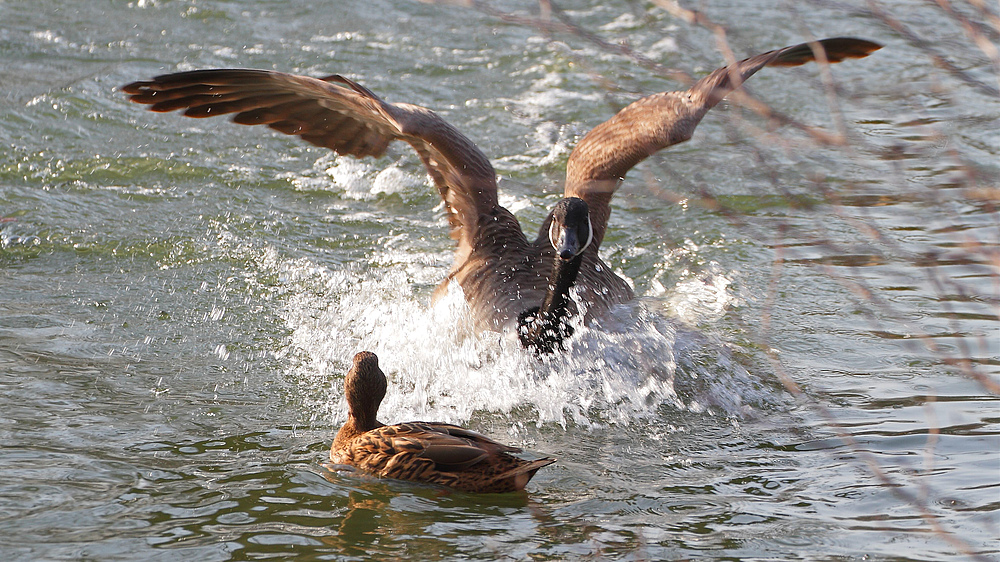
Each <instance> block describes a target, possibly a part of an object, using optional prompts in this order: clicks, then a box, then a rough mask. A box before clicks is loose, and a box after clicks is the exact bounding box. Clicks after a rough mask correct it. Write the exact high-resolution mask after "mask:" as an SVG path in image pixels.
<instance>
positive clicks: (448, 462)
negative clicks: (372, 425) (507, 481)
mask: <svg viewBox="0 0 1000 562" xmlns="http://www.w3.org/2000/svg"><path fill="white" fill-rule="evenodd" d="M365 437H366V438H371V439H376V440H385V441H386V444H388V445H389V447H388V448H389V449H391V450H393V451H396V452H397V453H400V452H406V453H413V454H414V455H413V456H414V457H416V458H421V459H427V460H430V461H432V462H433V463H434V464H435V466H436V470H439V471H449V472H454V471H461V470H465V469H467V468H469V467H470V466H473V465H475V464H476V463H478V462H480V461H482V460H484V459H486V458H487V457H489V456H491V455H494V454H496V453H497V452H499V451H504V452H517V451H518V449H516V448H513V447H507V446H506V445H502V444H500V443H497V442H496V441H493V440H492V439H490V438H488V437H486V436H484V435H480V434H478V433H476V432H474V431H470V430H467V429H463V428H460V427H458V426H453V425H449V424H441V423H429V422H411V423H401V424H397V425H392V426H385V427H381V428H378V429H376V430H373V431H370V432H368V433H366V434H365Z"/></svg>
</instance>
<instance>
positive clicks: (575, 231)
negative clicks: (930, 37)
mask: <svg viewBox="0 0 1000 562" xmlns="http://www.w3.org/2000/svg"><path fill="white" fill-rule="evenodd" d="M880 48H881V45H878V44H876V43H872V42H870V41H865V40H862V39H852V38H844V37H838V38H833V39H823V40H821V41H816V42H813V43H802V44H800V45H794V46H791V47H785V48H783V49H778V50H774V51H769V52H767V53H763V54H760V55H757V56H754V57H750V58H748V59H745V60H743V61H740V62H738V63H735V64H733V65H731V66H727V67H723V68H719V69H717V70H715V71H714V72H712V73H711V74H709V75H708V76H706V77H704V78H702V79H701V80H699V81H698V82H696V83H695V84H694V85H693V86H691V88H690V89H688V90H686V91H680V92H661V93H658V94H653V95H650V96H647V97H644V98H642V99H640V100H638V101H636V102H634V103H632V104H630V105H629V106H627V107H625V108H624V109H622V110H621V111H619V112H618V113H617V114H616V115H615V116H614V117H612V118H610V119H608V120H607V121H605V122H603V123H601V124H600V125H598V126H596V127H594V129H592V130H591V131H590V132H589V133H587V135H585V136H584V137H583V139H581V140H580V142H579V143H578V144H577V145H576V148H574V149H573V151H572V153H571V154H570V156H569V161H568V162H567V164H566V184H565V191H564V196H565V197H566V199H564V200H562V201H561V202H560V203H559V204H557V205H556V208H555V209H554V210H553V212H552V213H550V214H549V216H548V217H547V218H546V219H545V221H544V222H543V223H542V226H541V229H540V231H539V233H538V236H537V238H536V239H535V240H534V241H529V240H528V238H527V237H526V236H525V235H524V233H523V232H522V231H521V225H520V224H519V223H518V221H517V219H516V218H514V215H513V214H511V213H510V212H509V211H508V210H507V209H505V208H503V207H501V206H500V204H499V203H498V202H497V181H496V174H495V173H494V171H493V166H492V165H490V162H489V160H488V159H487V158H486V156H484V155H483V153H482V152H481V151H480V150H479V149H478V148H477V147H476V145H475V144H473V142H472V141H471V140H469V139H468V138H467V137H466V136H465V135H463V134H462V133H460V132H459V131H458V130H457V129H455V128H454V127H452V126H451V125H449V124H448V123H447V122H445V121H444V120H443V119H441V118H440V117H438V115H437V114H435V113H433V112H432V111H430V110H428V109H425V108H423V107H418V106H415V105H410V104H405V103H387V102H385V101H383V100H381V99H380V98H379V97H378V96H376V95H375V94H373V93H372V92H371V91H370V90H368V89H367V88H365V87H364V86H361V85H360V84H358V83H356V82H354V81H352V80H349V79H347V78H344V77H343V76H338V75H332V76H327V77H325V78H309V77H305V76H296V75H291V74H284V73H281V72H273V71H268V70H196V71H191V72H180V73H176V74H165V75H162V76H157V77H155V78H153V79H152V80H142V81H138V82H133V83H131V84H128V85H126V86H123V87H122V90H123V91H124V92H125V93H127V94H128V95H129V99H130V100H131V101H133V102H136V103H141V104H146V105H148V106H149V109H151V110H152V111H157V112H167V111H174V110H184V115H186V116H188V117H211V116H215V115H225V114H229V113H234V114H235V116H234V117H233V121H234V122H236V123H240V124H244V125H257V124H263V125H267V126H268V127H271V128H272V129H276V130H278V131H281V132H282V133H285V134H289V135H298V136H300V137H302V139H303V140H305V141H307V142H310V143H312V144H314V145H317V146H324V147H327V148H331V149H333V150H335V151H336V152H337V153H338V154H341V155H350V156H355V157H362V156H376V157H377V156H381V155H382V154H384V153H385V150H386V147H388V145H389V143H391V142H392V141H394V140H397V139H398V140H403V141H405V142H407V143H409V144H410V145H411V146H412V147H413V148H414V149H416V151H417V153H418V154H419V155H420V158H421V160H422V161H423V163H424V165H425V166H426V168H427V172H428V173H429V174H430V176H431V178H432V179H433V181H434V183H435V185H436V186H437V188H438V191H439V193H440V195H441V198H442V199H443V200H444V202H445V205H446V207H447V214H448V219H449V222H450V224H451V236H452V237H453V238H454V239H455V240H456V241H457V245H458V247H457V249H456V252H455V260H454V263H453V265H452V268H451V271H450V272H449V274H448V277H447V279H445V281H444V282H443V283H442V284H441V286H440V287H439V290H440V289H441V288H442V287H444V286H446V285H447V283H448V282H449V281H451V280H455V281H456V282H458V284H459V285H461V287H462V289H463V290H464V292H465V298H466V300H467V301H468V303H469V306H470V307H471V309H472V312H473V315H474V316H475V317H476V318H477V319H478V320H479V321H480V322H482V323H484V324H486V325H487V326H489V327H490V328H492V329H497V330H498V329H500V328H502V327H503V326H505V325H507V324H509V323H512V322H514V321H516V322H517V327H518V332H519V338H520V340H521V342H522V343H523V344H524V345H525V347H529V348H533V349H535V350H536V351H538V352H550V351H552V350H553V349H554V348H555V347H556V346H558V345H560V343H561V341H562V340H563V339H564V338H565V337H566V336H568V335H569V334H571V332H572V330H571V327H570V324H569V319H570V318H571V317H572V316H573V315H574V314H576V311H577V307H576V303H575V302H573V301H572V300H571V299H569V293H568V291H569V288H570V287H571V286H575V287H576V298H577V299H578V301H579V302H580V303H581V304H583V305H584V306H585V308H586V316H587V318H588V319H589V318H593V317H600V316H601V315H602V313H604V312H605V311H606V310H607V309H608V308H609V307H611V306H612V305H615V304H619V303H622V302H625V301H628V300H630V299H632V298H633V292H632V289H631V288H630V287H629V285H628V284H626V283H625V281H624V280H623V279H622V278H620V277H619V276H617V275H615V274H614V273H613V272H612V271H611V268H610V267H608V265H607V264H605V263H604V262H603V261H602V260H601V258H600V256H598V249H599V248H600V245H601V241H602V240H603V239H604V233H605V229H606V228H607V224H608V217H609V216H610V214H611V206H610V202H611V197H612V195H613V194H614V192H615V190H616V189H617V188H618V186H619V185H620V184H621V182H622V180H623V178H624V177H625V174H626V173H627V172H628V171H629V170H630V169H631V168H632V167H633V166H635V165H636V164H637V163H639V162H640V161H642V160H644V159H645V158H647V157H648V156H650V155H651V154H653V153H654V152H657V151H658V150H661V149H663V148H666V147H668V146H671V145H673V144H676V143H679V142H684V141H686V140H688V139H689V138H691V134H692V133H693V132H694V130H695V127H697V125H698V123H699V122H700V121H701V119H702V117H704V116H705V114H706V113H707V112H708V110H709V109H711V108H712V107H713V106H715V105H716V104H717V103H718V102H719V101H721V100H722V99H723V98H724V97H725V96H726V95H727V94H728V93H729V92H731V91H732V90H733V89H734V88H736V87H738V86H739V85H740V84H742V83H743V82H744V81H745V80H746V79H748V78H749V77H750V76H752V75H753V74H754V73H755V72H757V71H758V70H760V69H761V68H763V67H764V66H797V65H801V64H804V63H807V62H810V61H813V60H815V58H816V55H817V53H820V52H822V53H824V54H825V55H824V56H825V59H826V60H827V61H829V62H831V63H834V62H840V61H842V60H844V59H847V58H862V57H866V56H868V54H870V53H871V52H873V51H875V50H877V49H880ZM561 209H562V210H564V211H565V212H562V211H560V210H561ZM583 218H585V219H586V220H584V219H583ZM567 220H569V221H570V222H566V221H567ZM553 275H555V276H556V277H552V276H553Z"/></svg>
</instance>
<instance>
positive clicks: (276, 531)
mask: <svg viewBox="0 0 1000 562" xmlns="http://www.w3.org/2000/svg"><path fill="white" fill-rule="evenodd" d="M344 4H346V3H344ZM560 6H562V7H563V8H564V9H566V11H567V13H568V15H569V17H570V18H572V20H573V21H575V22H577V23H579V24H580V25H582V26H583V27H584V28H585V29H587V30H589V31H591V32H593V33H595V34H597V35H598V36H599V37H601V38H602V39H604V40H605V41H607V42H609V43H611V44H625V45H627V46H628V47H629V48H630V49H632V50H633V51H634V52H636V53H639V54H641V55H643V56H645V57H647V58H649V59H652V60H655V61H657V62H659V63H660V64H662V65H664V66H665V67H669V68H676V69H680V70H683V71H686V72H689V73H692V74H696V75H700V74H702V73H704V72H707V71H709V70H711V69H713V68H714V67H715V66H717V65H718V63H719V62H720V61H721V60H723V59H722V56H721V55H720V54H719V53H718V52H717V50H716V43H715V39H714V38H713V36H712V34H711V33H710V32H708V31H706V30H705V29H703V28H699V27H693V26H691V25H689V24H686V23H684V22H682V21H680V20H677V19H674V18H672V16H670V15H668V14H667V13H665V12H664V11H662V10H660V9H659V8H656V7H654V6H647V5H645V4H642V3H634V2H611V3H601V4H600V6H599V7H593V6H589V5H588V4H587V3H583V2H573V3H570V2H566V3H565V6H563V5H562V3H560ZM858 7H859V8H863V3H859V6H858ZM494 8H496V9H499V10H503V11H507V12H510V13H517V14H519V15H522V16H527V15H530V14H529V11H530V8H531V4H530V3H528V2H525V3H516V2H503V3H502V4H497V5H495V6H494ZM704 9H705V13H706V14H707V15H708V16H709V17H710V18H711V19H713V20H714V21H715V22H717V23H720V24H723V25H725V26H726V27H727V28H728V30H729V38H730V40H731V42H732V44H733V48H734V50H735V51H736V52H737V53H738V54H749V53H751V52H758V51H761V50H765V49H768V48H773V47H776V46H781V45H785V44H792V43H796V42H799V41H801V40H802V38H803V35H802V33H803V30H808V31H809V32H810V33H813V34H815V35H818V36H833V35H855V36H860V37H866V38H870V39H874V40H877V41H880V42H883V43H885V44H886V48H885V49H883V50H882V51H879V52H878V53H876V54H874V55H873V56H872V57H870V58H869V59H866V60H862V61H849V62H847V63H844V64H841V65H838V66H837V67H836V68H834V69H833V70H834V76H835V78H836V81H837V83H838V84H839V86H840V87H841V91H840V92H839V95H838V96H837V99H838V101H837V104H836V106H835V107H836V111H835V112H831V109H830V106H829V105H828V103H827V102H828V97H827V95H826V93H825V91H824V88H823V82H822V77H821V74H820V73H819V72H818V71H817V68H816V67H815V66H813V67H809V68H804V69H801V70H797V69H788V70H781V69H776V70H765V71H763V72H762V73H761V74H759V75H758V76H756V77H754V78H753V80H752V83H751V84H750V86H751V89H752V90H753V92H754V93H755V94H756V95H757V96H758V97H759V98H761V99H763V100H765V101H767V102H768V103H770V104H772V105H773V107H775V108H776V109H777V110H778V111H780V112H781V113H783V114H784V115H787V116H789V117H791V118H792V119H795V120H796V121H798V122H800V123H804V124H807V125H810V126H815V127H822V128H823V129H824V130H827V131H831V132H833V131H836V130H837V127H838V118H837V117H836V115H837V114H838V113H839V114H841V115H843V123H844V124H845V127H846V129H847V130H849V132H850V135H851V137H850V138H851V144H852V146H850V147H838V146H820V145H818V144H817V143H815V142H813V141H810V140H809V139H808V138H807V135H805V134H803V133H802V132H799V130H798V129H796V128H795V127H793V126H786V127H780V128H774V127H770V126H768V124H767V123H765V122H764V121H763V120H761V119H760V118H757V117H754V116H753V115H752V114H751V113H749V112H748V111H745V110H741V109H739V108H738V107H736V106H733V105H729V104H727V105H724V106H721V107H719V108H717V109H716V110H713V113H712V114H710V116H709V117H708V118H707V119H706V120H705V122H704V123H702V125H701V126H700V127H699V129H698V132H697V133H696V135H695V138H694V139H693V140H692V141H691V142H689V143H686V144H685V145H681V146H677V147H674V148H673V149H671V150H670V151H668V152H666V153H664V154H662V155H661V156H659V157H656V158H653V159H651V160H650V161H649V162H647V163H645V164H643V165H642V166H640V167H639V168H637V169H636V170H634V171H633V172H632V173H631V174H630V177H629V180H628V182H627V183H626V185H625V186H624V187H623V188H622V189H621V190H620V191H619V194H618V196H617V197H616V199H615V206H614V211H613V215H612V223H611V229H610V230H609V235H608V238H607V239H606V242H605V244H604V247H603V248H602V253H603V255H604V256H605V260H606V261H607V262H608V263H609V264H610V265H611V266H612V267H613V268H615V269H616V270H618V271H619V272H620V274H621V275H623V276H625V277H627V278H628V279H629V280H630V281H631V282H632V283H633V284H634V286H635V289H636V293H637V295H639V296H640V298H639V299H638V302H637V303H635V304H633V305H630V306H627V307H622V308H621V309H619V310H616V313H615V315H614V318H612V319H611V320H609V321H607V322H606V323H605V324H604V325H602V326H600V327H594V328H581V329H580V330H579V333H578V334H577V336H576V337H575V338H574V339H573V340H572V341H571V343H570V350H569V352H568V353H566V354H565V355H562V356H558V357H554V358H551V359H546V360H544V361H537V360H535V359H534V358H532V357H530V356H528V355H526V354H525V353H523V352H522V351H521V350H519V349H518V347H517V345H516V342H515V340H514V339H513V338H512V336H511V335H510V334H476V333H474V332H473V331H472V330H471V327H470V322H469V320H468V318H467V312H466V310H465V308H464V304H463V299H462V296H461V294H460V292H458V290H457V289H454V288H453V289H454V290H452V292H451V293H450V294H449V295H448V296H447V297H446V298H445V299H444V300H442V301H440V302H438V303H437V304H436V305H431V304H430V295H431V292H432V291H433V289H434V287H435V286H436V284H437V283H438V281H439V280H440V279H441V278H442V277H443V276H444V275H445V274H446V272H447V270H448V267H449V265H450V260H451V248H452V246H451V241H450V239H449V238H448V236H447V228H446V226H445V221H444V218H443V215H442V211H441V209H440V208H439V207H438V200H437V196H436V194H435V192H434V191H433V188H432V187H431V186H430V185H429V182H428V180H427V179H426V177H425V175H424V173H423V171H422V169H421V167H420V164H419V161H418V160H417V158H416V156H415V155H413V154H412V153H411V152H410V151H409V150H408V149H407V148H406V147H405V146H400V147H396V148H395V149H394V150H391V151H390V155H388V156H386V157H385V158H382V159H380V160H378V161H370V160H367V161H362V162H356V161H351V160H346V159H339V158H336V157H334V156H332V155H330V154H328V153H327V152H326V151H324V150H321V149H317V148H313V147H307V146H303V144H302V143H300V142H297V141H296V140H295V139H292V138H288V137H284V136H281V135H277V134H271V133H269V132H268V131H266V130H256V129H252V128H243V127H237V126H235V125H231V124H229V123H227V122H225V121H224V120H199V121H195V120H191V119H183V118H181V117H179V116H176V115H154V114H151V113H148V112H146V111H144V110H142V109H141V108H139V107H138V106H135V105H132V104H129V103H127V102H126V101H125V100H124V96H122V95H121V93H120V92H116V91H115V90H114V88H115V87H117V86H120V85H121V84H124V83H126V82H129V81H132V80H135V79H139V78H144V77H148V76H151V75H154V74H158V73H161V72H168V71H176V70H186V69H193V68H206V67H220V66H223V67H229V66H237V67H257V68H274V69H278V70H285V71H292V72H299V73H306V74H310V75H314V76H322V75H326V74H329V73H333V72H339V73H343V74H346V75H347V76H349V77H352V78H354V79H357V80H359V81H361V82H362V83H363V84H365V85H366V86H368V87H369V88H371V89H372V90H374V91H375V92H377V93H379V94H380V95H382V96H384V97H385V98H386V99H388V100H390V101H408V102H412V103H418V104H421V105H425V106H427V107H430V108H432V109H434V110H436V111H438V112H439V113H441V114H442V115H444V116H445V117H446V118H447V119H449V120H450V121H451V122H452V123H453V124H455V125H456V126H458V127H459V128H460V129H462V130H463V131H465V132H467V133H468V134H469V135H470V136H471V137H472V138H473V139H474V140H475V141H476V142H477V143H478V144H479V146H480V147H481V148H482V149H483V150H484V152H486V153H487V154H488V155H490V157H491V158H492V159H493V161H494V163H495V165H496V167H497V171H498V173H499V174H500V175H501V176H502V180H501V184H500V197H501V202H502V203H503V204H504V205H505V206H507V207H508V208H510V209H511V210H513V211H514V212H515V213H516V214H517V215H518V217H519V219H520V220H521V221H522V223H523V224H524V225H525V228H526V229H528V230H534V229H535V228H537V225H538V224H539V222H540V221H541V219H542V218H543V217H544V214H545V212H546V210H547V209H548V208H549V206H550V205H551V204H552V203H553V202H554V201H555V200H556V199H557V198H558V194H559V183H560V181H561V178H562V173H563V167H564V163H565V160H566V157H567V156H568V153H569V150H570V149H571V148H572V146H573V144H574V142H575V140H576V139H577V138H578V137H579V136H580V135H582V134H583V133H585V132H586V131H587V130H588V129H589V128H590V127H592V126H593V125H595V124H597V123H599V122H600V121H601V120H603V119H605V118H607V117H609V116H610V115H612V114H613V111H614V108H615V107H620V106H622V105H624V104H625V103H628V102H629V101H631V100H633V99H636V97H637V96H638V95H639V94H640V93H651V92H655V91H659V90H663V89H668V88H670V89H672V88H677V87H679V83H678V82H676V81H673V80H670V79H668V78H665V77H663V76H660V75H658V74H657V73H656V72H655V71H653V70H651V69H649V68H648V67H646V66H643V64H641V63H637V62H635V61H634V59H629V58H627V56H624V55H622V54H616V53H611V52H609V51H608V49H606V48H602V47H600V46H597V45H596V44H594V43H592V42H589V41H587V40H586V39H585V37H583V36H581V35H574V34H571V33H566V32H560V33H557V34H556V35H555V36H551V37H550V36H546V34H544V33H543V32H541V31H539V30H538V29H537V28H534V27H531V26H529V25H523V24H521V23H517V22H503V21H501V20H500V19H498V18H497V17H496V16H491V15H486V14H483V13H481V12H478V11H475V10H471V9H465V8H457V7H447V6H435V5H425V4H420V3H410V2H402V1H400V2H390V1H383V0H372V1H369V2H365V3H363V4H359V5H339V3H315V2H301V1H298V0H293V1H289V2H283V3H280V4H278V3H273V2H262V1H258V2H245V3H239V4H236V3H229V2H219V1H199V2H172V1H155V0H154V1H146V0H138V1H135V2H130V3H124V2H118V3H100V2H80V1H68V2H66V1H63V2H49V1H47V0H39V1H35V2H30V3H29V2H6V3H3V4H0V21H3V22H4V23H3V26H2V28H0V52H2V57H0V60H2V61H3V62H2V64H0V83H2V84H3V92H4V94H3V97H2V99H0V104H2V107H3V112H2V113H0V141H2V145H3V146H4V152H5V154H4V156H3V157H2V159H0V217H2V220H3V222H0V470H2V473H3V474H4V479H3V483H2V484H0V530H2V532H0V553H2V554H3V558H4V559H5V560H36V559H46V560H52V559H79V558H90V559H101V560H108V559H140V558H141V559H151V560H190V559H199V560H225V559H251V558H252V559H260V558H269V557H270V558H285V557H289V556H300V557H303V558H331V559H367V558H376V557H382V558H398V557H403V556H406V557H414V558H419V559H444V560H451V559H458V558H471V559H488V560H494V559H526V558H535V559H579V558H583V557H589V558H594V559H638V560H656V559H674V558H695V557H710V558H716V559H734V560H735V559H764V558H771V559H813V560H815V559H860V558H862V557H868V558H873V559H892V560H945V559H954V558H956V557H962V556H965V557H979V558H982V559H989V558H992V557H995V556H996V555H997V553H998V552H1000V539H998V537H1000V516H998V513H1000V501H998V498H1000V495H998V493H1000V438H998V435H1000V415H998V414H1000V409H998V401H997V394H996V391H995V388H996V385H997V384H998V376H1000V369H998V365H1000V361H998V359H997V358H998V357H1000V329H998V325H1000V324H998V307H1000V282H998V275H1000V272H998V269H997V261H996V256H997V251H998V248H1000V235H998V228H997V227H998V222H1000V221H998V219H1000V215H998V212H997V208H996V203H997V195H996V177H997V174H998V169H1000V166H998V164H997V162H998V160H997V156H998V153H1000V134H998V133H997V130H996V127H995V124H996V122H997V118H998V117H1000V104H998V103H997V98H996V96H995V95H993V94H991V93H990V92H989V91H988V90H989V88H990V87H992V88H996V85H997V76H996V72H995V70H994V69H993V68H992V67H991V66H990V62H989V59H988V58H987V57H985V56H984V55H983V54H982V52H981V51H978V50H977V49H976V48H975V46H974V43H973V41H972V40H970V39H969V38H968V37H967V36H966V35H965V32H964V31H963V28H962V27H961V25H959V24H958V23H956V22H955V21H954V19H952V18H950V17H948V16H947V15H945V14H943V12H941V11H940V10H939V9H938V8H936V7H930V6H928V5H925V3H922V2H914V1H912V0H911V1H901V2H895V3H893V4H892V5H891V6H889V8H888V9H889V10H890V11H891V13H892V14H893V15H894V16H895V17H897V18H899V19H900V21H901V22H902V23H903V25H905V26H907V29H909V30H912V31H913V32H915V33H916V34H918V35H920V36H922V37H924V38H926V39H927V40H928V41H929V44H930V45H931V46H932V48H934V49H937V52H939V53H940V54H943V55H946V56H947V57H948V60H950V61H951V62H953V63H954V64H955V66H956V67H957V68H958V69H959V70H960V71H961V72H963V73H964V76H965V77H966V78H968V80H967V81H963V80H962V79H961V78H960V77H957V76H956V75H954V74H948V73H946V72H944V71H942V70H940V69H939V68H935V67H934V65H933V64H932V63H931V60H930V59H929V57H928V54H927V53H924V52H921V51H920V50H919V49H918V48H917V47H915V46H914V45H913V44H912V43H910V42H907V41H906V40H905V38H904V36H903V35H901V34H900V33H898V32H895V31H890V30H888V29H887V27H886V26H884V25H883V24H882V23H881V22H880V21H879V20H878V18H875V17H873V16H871V15H870V14H868V15H866V14H864V13H858V12H856V11H855V12H851V13H846V12H845V11H844V9H845V8H844V7H843V6H836V5H827V4H825V3H816V4H810V5H808V6H805V5H798V3H794V4H785V3H781V2H775V3H765V4H764V5H761V4H760V3H757V2H731V3H721V2H711V3H706V4H705V5H704ZM963 9H965V10H967V11H971V10H972V9H971V8H963ZM779 13H780V14H782V15H784V16H786V17H784V18H777V17H775V14H779ZM974 21H980V22H981V21H986V20H985V19H984V18H981V17H977V18H974ZM992 37H994V38H995V35H993V36H992ZM988 42H989V38H987V43H988ZM602 76H603V77H604V78H603V79H599V77H602ZM977 81H978V83H979V85H977V84H976V83H975V82H977ZM362 349H370V350H372V351H375V352H376V353H378V354H379V356H380V359H381V362H382V364H383V367H384V368H385V370H386V372H387V373H388V374H389V377H390V388H389V396H388V397H387V399H386V402H385V403H384V405H383V408H382V413H381V419H383V421H387V422H393V421H405V420H409V419H415V418H420V419H436V420H441V421H453V422H460V423H464V424H468V425H470V426H471V427H473V428H475V429H478V430H480V431H483V432H485V433H487V434H489V435H492V436H494V437H496V438H499V439H501V440H504V441H508V442H511V443H514V444H517V445H519V446H522V447H523V448H525V449H526V451H528V454H529V455H536V456H540V455H548V456H553V457H556V458H557V459H558V463H557V464H556V465H553V466H551V467H548V468H546V469H544V470H542V471H541V472H540V473H539V474H538V475H537V476H536V478H535V479H534V480H533V481H532V483H531V485H530V486H529V493H528V494H527V495H526V496H517V495H511V496H487V497H479V496H475V495H468V494H460V493H443V492H442V491H441V490H438V489H435V488H429V487H421V486H415V485H411V484H406V483H400V482H392V481H376V480H371V479H366V478H359V477H354V476H348V475H342V474H338V473H331V472H329V471H327V470H326V469H325V468H324V467H323V466H322V463H323V462H324V461H325V459H326V455H327V449H328V447H329V445H330V442H331V440H332V436H333V433H334V432H335V431H336V428H337V427H338V426H339V424H340V423H341V422H342V421H343V419H344V403H343V399H342V396H341V392H342V389H341V381H342V377H343V374H344V373H345V372H346V369H347V367H348V365H349V362H350V359H351V356H352V355H353V354H354V353H355V352H357V351H359V350H362ZM991 385H992V386H991ZM991 388H992V389H994V390H993V391H991Z"/></svg>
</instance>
